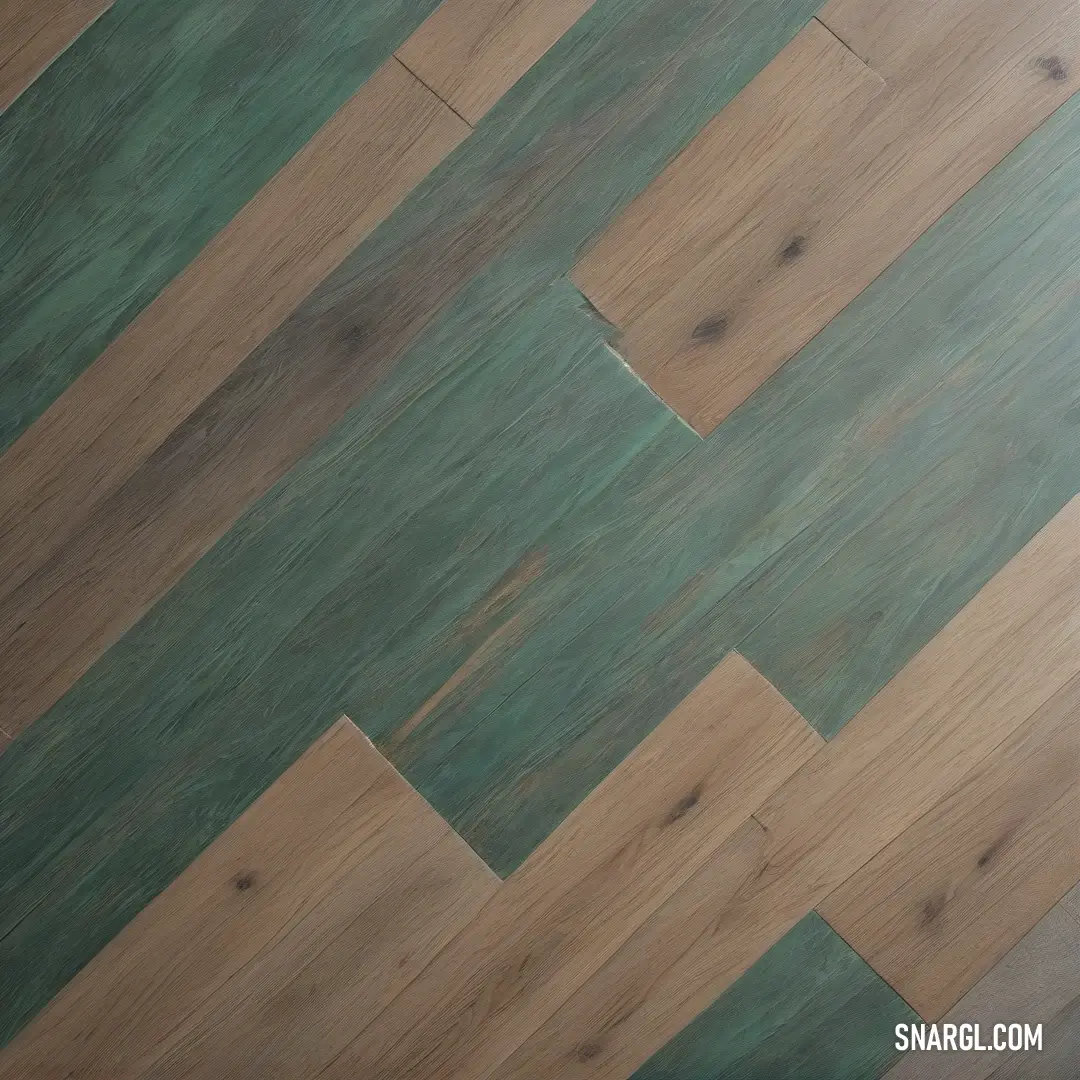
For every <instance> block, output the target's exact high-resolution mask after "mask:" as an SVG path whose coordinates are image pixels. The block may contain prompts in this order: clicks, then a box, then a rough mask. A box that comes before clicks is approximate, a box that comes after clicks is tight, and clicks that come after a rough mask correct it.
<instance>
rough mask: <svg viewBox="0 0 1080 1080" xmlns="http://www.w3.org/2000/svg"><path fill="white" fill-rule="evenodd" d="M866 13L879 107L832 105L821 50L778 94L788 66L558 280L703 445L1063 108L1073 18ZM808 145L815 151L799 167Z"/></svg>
mask: <svg viewBox="0 0 1080 1080" xmlns="http://www.w3.org/2000/svg"><path fill="white" fill-rule="evenodd" d="M857 7H858V0H852V11H854V10H855V9H856V8H857ZM874 7H875V9H878V8H880V9H881V10H882V11H888V13H889V26H890V29H889V31H888V35H887V36H888V37H889V40H890V41H893V42H894V44H893V45H891V46H890V47H889V49H888V50H886V52H885V53H882V54H881V55H883V56H884V57H885V58H886V61H887V62H886V70H887V72H888V74H889V81H888V83H887V85H886V87H885V89H884V91H882V92H881V93H879V94H877V95H876V96H875V97H873V100H868V94H867V88H869V86H870V84H869V83H867V82H866V79H867V76H865V75H864V76H863V83H864V84H865V87H864V89H863V90H862V91H861V96H860V92H859V90H858V87H856V90H851V91H849V93H848V97H847V98H843V95H844V94H845V87H849V88H850V87H851V86H853V85H855V84H853V83H852V82H851V79H854V78H855V77H856V71H857V69H856V68H854V67H852V66H851V65H853V64H858V63H859V61H858V60H857V59H855V57H853V56H851V54H848V57H849V59H848V63H847V66H846V67H845V68H844V69H843V71H846V72H849V74H848V75H847V76H846V77H847V79H848V81H847V82H845V76H844V74H843V71H841V69H840V68H839V67H837V65H838V64H839V63H840V61H839V56H840V55H841V54H842V53H844V52H846V50H844V49H843V47H842V46H841V45H840V44H839V42H836V43H835V45H834V52H835V53H836V54H837V59H836V60H835V61H834V62H833V66H832V67H829V66H828V64H821V65H819V67H820V68H821V71H820V76H819V79H820V86H819V85H818V82H817V81H816V80H815V78H814V71H813V64H812V63H810V60H811V59H812V58H811V57H810V56H809V54H806V60H805V62H804V64H803V66H802V67H800V68H798V69H795V70H798V71H799V72H801V74H800V75H799V77H798V78H797V79H794V80H793V81H790V82H789V81H788V79H787V78H786V77H785V76H786V74H788V73H790V74H792V75H793V74H794V71H793V70H792V69H791V68H790V65H791V63H792V58H793V57H794V58H796V59H797V58H798V56H799V55H800V54H799V53H798V52H797V51H796V52H792V49H793V48H796V47H795V46H792V47H789V51H788V56H787V57H782V58H777V61H775V62H774V64H776V65H780V67H779V68H778V69H777V70H773V68H772V66H770V67H769V68H766V69H765V70H764V71H763V72H762V73H761V74H760V75H759V76H758V79H757V80H756V81H755V83H751V85H750V86H749V87H747V89H746V90H745V91H744V93H743V95H742V98H741V99H737V100H736V102H733V103H732V105H731V106H729V108H728V109H727V110H725V112H724V113H721V114H720V116H719V117H717V119H716V120H715V121H714V122H713V124H712V125H709V127H707V128H706V129H705V131H704V132H702V133H701V134H700V135H699V136H698V138H697V139H696V140H695V141H694V143H692V144H691V146H690V148H688V150H687V151H686V152H685V153H684V154H682V155H680V157H679V158H677V159H676V161H675V162H674V163H673V165H672V166H670V167H669V169H668V170H667V172H666V173H665V174H663V175H662V176H661V178H660V179H659V180H658V181H657V182H656V183H654V184H653V185H652V186H651V187H650V188H648V189H647V190H646V191H645V192H644V193H643V194H642V195H641V196H640V197H639V199H638V200H636V202H635V203H634V204H632V205H631V206H630V207H629V208H628V209H627V211H626V212H625V213H624V215H623V216H622V217H621V218H619V219H617V220H616V221H615V223H613V225H612V227H611V229H610V230H609V232H608V234H606V235H605V236H604V237H603V238H602V239H601V241H600V242H599V244H598V245H597V247H596V248H595V249H594V250H593V251H592V252H590V253H589V254H587V255H586V256H585V258H584V260H583V261H582V263H581V264H579V266H578V267H577V268H575V270H574V271H573V274H572V276H573V278H574V281H575V282H576V283H577V284H578V286H579V287H580V288H581V289H582V291H583V292H584V293H585V295H586V296H588V298H589V299H590V301H592V303H593V304H595V305H596V307H597V308H598V309H599V310H600V311H601V312H602V313H603V314H604V315H605V316H606V317H607V318H608V319H610V320H611V321H612V322H613V323H615V325H616V326H618V327H619V328H620V330H622V332H623V337H622V342H621V345H620V352H621V353H622V354H623V355H624V356H625V357H626V358H627V360H628V362H629V363H630V364H631V366H632V367H633V368H634V370H635V371H637V372H638V373H639V374H640V375H641V376H642V378H644V379H645V380H646V381H647V382H648V383H649V384H650V386H652V388H653V389H654V390H655V391H656V392H657V393H658V394H659V395H660V396H661V397H662V398H664V400H665V401H667V402H668V403H669V404H670V405H671V406H672V407H673V408H674V409H675V410H676V411H677V412H678V413H679V414H680V415H682V416H683V417H684V418H685V419H686V420H687V421H688V422H689V423H691V424H692V425H693V426H694V427H695V428H696V429H697V430H698V431H699V432H700V433H702V434H705V433H707V432H709V431H711V430H712V429H713V428H714V427H715V426H716V425H717V424H718V423H720V421H721V420H723V418H724V417H725V416H727V415H728V414H729V413H730V412H731V411H732V409H734V408H736V407H737V406H738V405H739V404H740V403H741V402H742V401H744V400H745V399H746V398H747V397H748V396H749V395H750V394H751V393H752V392H753V391H754V390H755V389H756V388H757V387H758V386H760V385H761V383H762V382H764V381H765V379H767V378H768V377H769V375H771V374H772V373H773V372H774V371H776V369H777V368H779V367H780V366H781V365H782V364H783V363H785V362H786V361H787V360H788V359H789V358H790V357H791V356H793V355H794V354H795V353H796V352H797V351H798V350H799V349H800V348H801V347H802V346H803V345H805V344H806V342H807V341H809V340H810V338H811V337H813V336H814V334H816V333H817V332H818V331H819V330H820V329H821V328H822V327H823V326H824V325H825V324H826V323H827V322H828V321H829V320H830V319H831V318H832V317H833V316H834V315H836V314H837V313H838V312H839V311H840V310H841V309H842V308H843V307H844V306H845V305H847V304H848V303H849V302H850V301H851V300H852V299H854V297H855V296H856V295H857V294H858V293H859V292H860V291H861V290H862V289H864V288H865V287H866V286H867V285H868V284H869V283H870V282H871V281H872V280H873V279H874V278H875V277H876V276H877V275H878V274H879V273H880V272H881V271H882V270H883V269H884V268H885V267H886V266H888V264H889V263H890V262H892V260H893V259H895V258H896V257H897V256H898V255H899V254H900V253H901V252H903V251H904V250H905V248H907V247H908V246H909V245H910V244H911V243H912V242H913V241H914V240H915V239H916V238H917V237H918V236H919V235H920V234H921V233H922V232H923V231H924V230H925V229H926V228H927V227H928V226H929V225H931V224H932V223H933V222H934V221H935V220H936V219H937V218H938V217H939V216H940V215H941V214H942V213H943V212H944V211H945V210H946V209H947V208H948V207H949V206H950V205H952V203H953V202H955V201H956V200H957V199H958V198H959V197H960V196H961V195H963V194H964V192H966V191H967V190H968V189H969V188H970V187H971V186H972V185H973V184H975V183H976V182H977V181H978V180H979V179H980V178H981V177H982V176H984V175H985V174H986V173H987V172H988V171H989V170H990V169H991V168H992V167H993V166H994V165H996V164H997V163H998V162H999V161H1000V160H1001V159H1002V158H1003V157H1004V156H1005V154H1007V153H1008V152H1009V150H1011V149H1012V148H1013V147H1014V146H1015V145H1016V144H1017V143H1018V142H1019V141H1020V140H1021V139H1022V138H1023V137H1024V136H1025V135H1027V134H1028V133H1029V132H1030V131H1032V130H1033V129H1034V128H1035V127H1037V126H1038V125H1039V124H1040V123H1041V122H1042V121H1043V120H1044V119H1045V118H1046V117H1047V116H1048V115H1049V114H1050V113H1051V112H1052V111H1053V110H1054V109H1055V108H1057V106H1058V105H1060V104H1061V103H1062V102H1064V101H1065V100H1066V99H1067V98H1068V96H1069V95H1070V94H1072V93H1073V92H1074V91H1076V90H1077V89H1078V88H1080V19H1077V17H1076V7H1075V0H935V3H934V4H932V5H931V4H927V3H924V2H920V3H916V4H891V3H887V0H875V4H874ZM931 9H932V12H933V14H932V16H929V15H928V14H927V12H928V11H930V10H931ZM823 17H824V18H825V19H826V21H828V20H829V17H830V16H829V10H826V12H825V14H824V16H823ZM832 25H833V29H834V30H836V32H837V33H838V34H839V36H840V37H841V38H843V39H844V40H845V41H846V40H848V39H847V37H846V36H845V32H846V29H847V27H846V25H844V24H842V23H841V22H840V21H839V20H838V21H837V22H836V23H834V24H832ZM818 30H819V31H820V33H817V34H816V37H815V35H814V34H812V32H811V28H808V30H807V32H806V33H805V35H804V37H805V40H804V42H803V44H802V46H801V47H802V48H808V47H809V46H808V44H807V43H809V44H813V43H814V42H815V40H816V39H820V37H821V34H824V33H828V31H826V30H824V29H822V28H820V27H819V28H818ZM796 41H797V42H798V39H796ZM898 42H902V43H903V45H902V47H900V45H899V44H897V43H898ZM877 52H878V50H876V49H871V59H873V58H874V56H875V55H876V54H877ZM830 72H831V73H832V74H831V75H830ZM797 90H799V91H801V97H802V99H803V103H800V101H799V98H798V97H797V96H796V91H797ZM838 95H840V98H841V100H839V101H838ZM860 101H861V102H862V105H860V104H859V103H860ZM845 104H846V106H847V109H846V111H845V107H844V106H845ZM733 108H735V109H737V111H736V112H735V113H734V114H733V115H732V117H729V118H727V119H725V113H728V112H730V111H731V109H733ZM830 109H832V111H831V112H830ZM804 112H805V114H806V116H807V120H806V121H805V123H804V124H800V119H799V118H800V117H801V116H802V115H803V113H804ZM785 126H787V127H789V128H791V134H786V133H785V131H784V127H785ZM810 128H813V129H814V130H817V131H820V133H821V138H822V146H823V148H824V149H823V151H815V150H813V149H812V148H811V149H806V148H804V144H806V146H810V143H811V134H810ZM732 140H735V142H734V145H736V146H737V147H738V148H739V149H740V150H741V152H740V153H733V152H731V150H730V147H731V145H732ZM729 191H730V192H733V193H734V194H733V195H730V196H729V195H726V194H720V195H719V196H718V195H716V193H725V192H729ZM699 192H700V194H699ZM710 198H717V199H718V203H717V205H718V206H719V207H720V208H721V213H720V214H719V215H718V216H715V217H713V216H710V215H709V214H707V213H706V214H705V216H704V217H703V218H702V223H701V224H699V220H698V217H697V216H695V215H693V214H686V213H680V211H679V209H678V206H679V205H683V206H686V205H689V204H691V203H701V204H706V205H707V204H708V203H709V200H710ZM672 252H674V253H676V254H675V256H674V261H673V262H672V263H671V265H670V267H669V266H668V260H669V259H672V258H673V256H672V255H671V253H672ZM654 274H655V275H657V278H656V281H655V283H654V281H653V276H654Z"/></svg>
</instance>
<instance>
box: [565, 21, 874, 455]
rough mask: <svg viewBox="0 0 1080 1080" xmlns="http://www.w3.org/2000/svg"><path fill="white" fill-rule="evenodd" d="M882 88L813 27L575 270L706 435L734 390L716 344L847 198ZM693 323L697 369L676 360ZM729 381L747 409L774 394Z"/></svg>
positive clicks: (640, 360)
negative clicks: (719, 398) (707, 406)
mask: <svg viewBox="0 0 1080 1080" xmlns="http://www.w3.org/2000/svg"><path fill="white" fill-rule="evenodd" d="M883 88H884V83H883V82H882V80H881V77H880V76H879V75H877V74H875V73H874V72H873V71H871V70H870V69H869V68H868V67H867V66H866V65H865V64H864V63H862V61H861V60H859V59H858V58H857V57H856V56H855V55H854V54H853V53H852V52H851V50H850V49H848V48H846V47H845V46H844V45H843V44H842V43H841V42H840V41H838V40H837V38H836V37H835V36H834V35H833V34H832V33H831V32H830V31H828V30H827V29H825V27H824V26H822V25H821V23H820V22H818V21H817V20H816V19H812V20H811V21H810V22H809V23H808V24H807V26H806V28H805V29H804V30H802V31H801V32H800V33H799V34H798V35H797V36H796V37H795V39H794V40H793V41H792V42H791V43H790V44H789V45H788V46H787V47H786V48H785V49H784V50H783V51H782V52H781V53H780V54H779V55H778V56H777V57H776V59H775V60H773V61H772V63H770V64H769V65H768V66H767V67H766V68H765V69H764V70H763V71H762V72H761V73H760V74H759V75H758V76H757V78H755V79H754V80H753V81H752V82H751V83H750V84H749V85H748V86H747V87H746V89H745V90H743V92H742V93H741V94H740V95H739V96H738V97H737V98H736V99H735V100H734V101H733V102H732V103H731V104H730V105H729V106H728V107H727V108H726V109H724V110H723V111H722V112H721V113H720V114H719V115H718V116H716V117H715V119H713V120H712V121H711V122H710V123H709V124H708V125H707V126H706V127H705V128H704V129H703V130H702V131H701V133H700V134H699V135H698V136H697V137H696V138H695V139H694V140H693V142H691V143H690V145H689V146H688V147H687V148H686V149H685V150H684V151H683V152H682V153H681V154H680V155H679V156H678V158H676V159H675V161H673V162H672V163H671V165H669V166H668V168H667V169H666V170H665V171H664V172H663V174H661V176H660V177H658V178H657V180H656V181H655V182H654V183H653V184H651V185H650V186H649V187H648V188H647V189H646V190H645V192H644V193H643V194H642V195H641V196H639V197H638V198H637V199H635V200H634V202H633V203H632V204H631V205H630V206H629V207H628V208H627V210H626V211H625V212H624V213H623V214H621V215H620V216H619V217H618V218H617V219H616V221H615V222H614V223H613V224H612V226H611V227H610V228H609V229H608V230H607V231H606V232H605V233H604V234H603V235H602V236H601V237H600V239H599V241H598V242H597V244H596V245H595V246H594V247H593V248H592V249H591V250H590V251H589V253H588V254H587V255H586V256H585V257H584V258H583V259H582V260H581V261H580V262H579V263H577V265H576V266H575V267H574V268H573V270H572V272H571V278H572V280H573V281H574V283H575V284H576V285H577V286H578V288H580V289H581V291H582V292H583V293H584V294H585V295H586V296H587V297H588V298H589V300H590V301H591V302H592V303H593V304H595V305H596V306H597V308H598V309H599V310H600V311H601V312H602V313H603V314H604V316H605V317H606V318H607V319H610V320H611V322H613V323H614V324H615V325H616V326H618V327H619V331H620V333H619V349H620V352H621V353H623V355H625V356H626V357H627V358H628V360H629V362H630V363H631V366H632V367H633V368H634V370H635V371H637V372H638V373H639V374H640V375H641V376H642V378H644V379H645V380H646V382H648V383H649V385H650V386H651V387H652V388H653V389H654V390H655V391H656V392H657V393H658V394H659V395H660V396H661V397H662V398H663V399H664V400H665V401H667V402H668V404H670V405H671V406H672V408H674V409H675V410H676V411H677V412H678V413H679V414H680V415H681V416H683V417H684V418H685V419H686V420H687V421H688V422H689V423H690V424H691V425H692V426H693V427H695V428H696V429H697V430H698V431H699V432H700V433H702V434H707V433H708V432H709V431H710V430H711V429H712V428H713V427H714V426H715V423H716V422H719V421H715V422H714V421H712V419H711V414H708V416H707V415H706V413H705V412H704V411H703V407H702V404H701V403H703V402H705V401H707V400H711V398H712V397H714V396H716V395H718V394H719V393H720V390H721V386H720V384H721V382H722V381H723V379H724V375H723V372H722V371H720V370H719V369H718V365H716V364H714V363H713V362H712V361H711V359H710V357H711V352H710V350H711V348H712V346H713V343H715V342H716V341H718V340H720V339H721V338H723V337H724V336H725V335H726V333H727V332H728V330H729V329H730V328H731V325H732V324H734V322H735V320H736V319H738V320H739V321H740V323H741V321H742V319H743V317H744V311H743V309H744V307H745V308H746V309H747V311H752V310H753V306H754V304H755V302H756V293H757V292H758V291H759V290H761V288H762V285H763V283H764V282H766V281H767V280H769V279H773V278H777V277H779V278H781V279H782V278H783V276H784V274H785V273H786V270H787V268H788V266H789V264H791V263H793V262H795V261H797V260H798V259H800V258H802V256H803V254H804V252H805V248H806V245H807V243H808V241H807V234H809V233H810V232H811V230H812V229H813V230H814V231H816V226H817V222H818V219H821V218H823V217H824V216H825V215H824V214H823V213H822V210H821V208H820V204H821V202H822V201H823V200H824V199H829V198H837V197H838V196H837V195H836V194H830V192H831V189H830V187H829V183H830V180H831V175H832V174H833V173H835V172H836V170H837V168H838V165H837V158H838V156H842V155H845V154H847V153H848V152H849V150H848V148H849V145H850V143H851V142H852V141H853V139H854V138H855V137H856V136H857V134H858V132H859V131H860V129H861V126H862V125H863V124H864V123H865V121H866V116H867V114H868V113H869V112H870V111H871V110H872V109H873V107H874V106H875V104H876V103H877V99H878V97H879V95H880V93H881V91H882V89H883ZM815 242H816V237H815ZM703 281H704V282H706V283H705V284H702V282H703ZM706 290H708V292H709V293H710V294H711V297H712V300H711V304H712V305H713V306H712V307H710V308H709V309H708V310H702V309H701V303H702V302H703V299H704V298H703V297H702V298H700V299H699V300H698V302H697V303H696V304H691V305H689V306H688V305H687V302H686V300H685V298H686V296H687V295H691V296H695V294H696V293H697V292H699V291H700V292H702V293H704V292H705V291H706ZM716 297H721V298H722V304H723V307H722V309H717V307H716V306H715V305H716V299H715V298H716ZM689 307H692V308H693V310H692V311H691V310H689ZM691 316H693V317H694V318H695V320H696V321H695V323H694V326H693V327H692V328H691V330H690V331H689V336H690V339H691V341H692V342H694V343H695V344H696V345H697V346H698V352H697V355H696V357H695V358H694V360H693V361H689V360H688V359H687V358H686V357H684V356H676V355H675V354H676V352H677V348H676V342H681V340H682V337H683V336H684V333H683V332H684V330H685V328H686V324H687V321H688V320H689V319H690V318H691ZM730 378H731V386H730V387H729V388H727V389H726V391H725V392H726V393H727V394H728V395H729V396H730V397H731V398H732V399H735V398H736V397H738V399H739V400H741V399H742V398H745V397H748V396H749V395H750V393H752V392H753V390H754V389H756V388H757V385H758V383H759V382H760V381H761V380H760V377H759V376H758V375H757V373H755V372H752V371H751V372H747V371H740V370H738V369H736V370H734V371H733V372H732V373H731V375H730ZM728 411H730V410H728Z"/></svg>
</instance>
